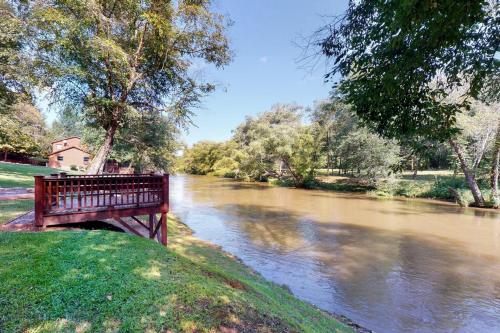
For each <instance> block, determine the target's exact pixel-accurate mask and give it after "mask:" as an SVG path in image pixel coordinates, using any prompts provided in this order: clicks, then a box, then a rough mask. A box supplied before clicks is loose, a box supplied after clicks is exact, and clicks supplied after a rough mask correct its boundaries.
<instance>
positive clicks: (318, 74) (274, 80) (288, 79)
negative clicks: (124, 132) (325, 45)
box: [184, 0, 347, 145]
mask: <svg viewBox="0 0 500 333" xmlns="http://www.w3.org/2000/svg"><path fill="white" fill-rule="evenodd" d="M346 7H347V1H346V0H343V1H332V0H310V1H304V0H257V1H244V0H217V1H216V2H215V9H216V11H218V12H220V13H222V14H228V15H229V17H230V18H231V19H232V20H233V21H234V25H233V26H231V27H230V29H229V32H228V33H229V38H230V40H231V47H232V50H233V51H234V54H235V56H234V59H233V62H231V63H230V64H229V65H228V66H226V67H225V68H224V69H222V70H212V69H206V70H205V73H204V76H205V78H206V79H207V80H211V81H215V82H217V83H218V84H219V88H218V90H217V91H215V92H214V93H212V94H211V95H210V96H208V97H207V98H205V99H204V101H203V106H202V108H201V109H198V110H196V114H197V116H196V117H194V118H193V121H194V123H195V124H196V125H197V127H191V128H190V130H189V132H188V133H186V134H184V140H185V141H186V142H187V143H188V144H190V145H191V144H193V143H194V142H197V141H199V140H216V141H220V140H225V139H228V138H229V137H230V136H231V130H232V129H234V128H235V127H236V126H237V125H238V124H239V123H241V122H242V121H243V120H244V119H245V115H255V114H257V113H259V112H263V111H265V110H267V109H269V108H270V107H271V106H272V105H273V104H275V103H278V102H280V103H298V104H300V105H303V106H311V105H312V104H313V102H314V101H315V100H320V99H324V98H326V97H327V96H328V93H329V91H330V86H331V85H330V84H328V83H326V84H325V83H324V82H323V81H324V80H323V74H324V67H321V66H319V67H318V68H317V70H315V71H314V72H313V73H310V72H309V71H307V70H305V69H302V68H300V66H299V64H298V63H297V60H298V59H300V57H301V53H302V50H301V49H300V48H299V47H298V46H297V45H295V43H294V42H297V41H300V37H301V36H307V35H309V34H311V33H312V32H314V31H315V30H316V29H318V28H319V27H320V26H321V25H322V23H324V21H325V18H324V17H323V16H324V15H337V14H341V13H342V12H343V11H344V10H345V9H346Z"/></svg>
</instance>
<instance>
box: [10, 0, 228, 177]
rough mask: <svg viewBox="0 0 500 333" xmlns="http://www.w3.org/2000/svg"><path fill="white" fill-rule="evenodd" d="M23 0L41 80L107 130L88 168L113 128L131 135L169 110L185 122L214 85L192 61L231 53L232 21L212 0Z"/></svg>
mask: <svg viewBox="0 0 500 333" xmlns="http://www.w3.org/2000/svg"><path fill="white" fill-rule="evenodd" d="M16 3H17V2H16ZM18 5H19V7H20V10H19V11H17V12H16V13H18V15H19V16H21V17H22V19H23V20H24V21H25V22H26V24H25V25H26V26H27V27H28V30H29V31H28V33H27V34H26V35H27V38H28V42H29V45H30V48H29V49H30V52H31V53H32V57H33V59H34V68H35V70H34V73H36V75H37V79H38V81H39V83H40V85H43V86H45V87H50V88H51V92H52V95H51V97H52V100H53V101H55V102H58V103H60V104H62V105H69V106H70V107H72V108H74V109H76V110H78V111H81V112H82V114H83V116H84V117H85V119H86V120H87V122H88V123H89V124H90V125H91V126H93V127H95V128H102V129H103V130H104V131H105V132H103V133H104V134H103V136H104V137H105V139H103V140H102V142H103V145H102V147H101V148H102V149H100V150H99V151H98V153H97V154H96V156H95V158H94V159H93V160H92V165H91V166H90V171H91V172H98V171H99V169H100V167H101V166H102V164H103V162H104V161H105V159H106V157H107V155H108V154H109V152H110V150H111V147H112V145H113V143H114V137H115V135H117V134H119V132H121V131H124V132H127V131H128V133H121V134H122V137H125V136H127V135H128V134H130V131H129V128H132V127H134V126H135V123H134V121H135V120H136V119H137V118H140V117H143V116H144V117H150V116H151V117H159V116H162V117H163V116H166V117H168V119H169V122H170V123H171V124H175V125H176V126H187V124H189V122H190V120H189V119H190V115H191V114H192V108H194V107H197V106H198V105H199V101H200V99H201V97H202V96H204V95H205V94H207V93H208V92H210V91H211V90H213V88H214V86H213V85H212V84H209V83H206V82H203V81H201V80H199V77H197V76H195V75H194V74H193V71H192V70H191V65H192V64H193V61H194V60H195V59H197V60H199V61H203V62H205V63H208V64H213V65H215V66H216V67H221V66H224V65H225V64H227V63H228V62H229V60H230V58H231V53H230V51H229V47H228V40H227V38H226V37H225V35H224V33H225V28H226V26H227V22H226V20H225V19H224V17H223V16H222V15H219V14H217V13H213V12H212V11H211V8H212V7H211V1H208V0H204V1H187V0H186V1H139V0H133V1H121V2H119V3H118V2H114V1H113V2H110V1H82V0H75V1H62V0H50V1H36V2H29V3H27V2H24V1H19V3H18ZM160 134H164V135H168V133H160ZM149 143H150V141H149V140H147V139H146V138H145V141H144V142H142V145H143V146H147V147H148V148H151V149H153V150H154V148H155V147H152V146H150V145H149ZM149 155H150V156H151V155H152V153H149ZM153 159H159V157H155V158H153ZM148 163H149V162H148ZM151 163H153V164H155V163H156V162H151Z"/></svg>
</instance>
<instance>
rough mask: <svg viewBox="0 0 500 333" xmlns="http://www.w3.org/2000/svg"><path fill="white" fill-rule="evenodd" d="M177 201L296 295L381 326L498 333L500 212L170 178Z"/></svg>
mask: <svg viewBox="0 0 500 333" xmlns="http://www.w3.org/2000/svg"><path fill="white" fill-rule="evenodd" d="M172 180H173V184H172V194H171V196H172V198H171V200H172V206H173V209H174V211H175V212H176V213H177V214H178V215H180V217H181V218H182V219H183V220H184V221H185V222H186V223H187V224H188V225H189V226H190V227H192V228H193V229H194V230H195V232H196V234H197V236H198V237H200V238H203V239H207V240H209V241H212V242H214V243H217V244H219V245H221V246H222V247H223V248H224V249H226V250H227V251H229V252H232V253H234V254H235V255H237V256H239V257H241V258H242V259H243V260H244V261H245V263H247V264H248V265H250V266H252V267H253V268H254V269H256V270H257V271H259V272H260V273H261V274H263V275H264V276H265V277H266V278H269V279H271V280H273V281H275V282H277V283H279V284H286V285H288V286H289V287H290V288H291V290H292V291H293V292H294V293H295V294H296V295H297V296H299V297H301V298H303V299H305V300H308V301H310V302H312V303H314V304H316V305H318V306H320V307H321V308H323V309H325V310H329V311H334V312H337V313H340V314H344V315H346V316H348V317H350V318H351V319H353V320H354V321H357V322H359V323H361V324H363V325H364V326H366V327H368V328H372V329H375V330H376V331H378V332H401V331H414V332H456V331H459V332H498V331H500V220H499V218H498V215H497V214H496V213H491V212H488V211H479V210H472V209H469V210H463V209H461V208H458V207H455V206H451V205H447V204H442V205H440V204H439V205H438V204H430V203H428V202H419V201H404V200H403V201H383V200H374V199H371V198H367V197H365V196H363V195H355V194H337V193H329V192H317V191H302V190H290V189H284V188H272V187H268V186H265V185H261V184H245V183H236V182H232V181H229V180H220V179H216V178H210V177H192V176H177V177H173V179H172Z"/></svg>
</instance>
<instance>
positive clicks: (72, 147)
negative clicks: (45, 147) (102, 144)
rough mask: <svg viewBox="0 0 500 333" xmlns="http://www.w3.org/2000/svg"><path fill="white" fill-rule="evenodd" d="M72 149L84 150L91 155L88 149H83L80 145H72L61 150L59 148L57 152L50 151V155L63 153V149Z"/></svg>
mask: <svg viewBox="0 0 500 333" xmlns="http://www.w3.org/2000/svg"><path fill="white" fill-rule="evenodd" d="M70 149H78V150H81V151H83V152H84V153H85V154H89V155H90V153H89V152H88V151H85V150H83V149H82V148H80V147H76V146H71V147H68V148H64V149H61V150H57V151H55V152H53V153H50V154H49V156H50V155H54V154H59V153H62V152H63V151H66V150H70Z"/></svg>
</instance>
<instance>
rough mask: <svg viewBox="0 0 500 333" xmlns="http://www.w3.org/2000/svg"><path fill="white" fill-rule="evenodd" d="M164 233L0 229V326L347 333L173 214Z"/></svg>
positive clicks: (21, 328)
mask: <svg viewBox="0 0 500 333" xmlns="http://www.w3.org/2000/svg"><path fill="white" fill-rule="evenodd" d="M169 234H170V244H169V247H168V249H166V248H164V247H162V246H160V245H159V244H157V243H154V242H152V241H150V240H147V239H143V238H139V237H136V236H130V235H127V234H123V233H116V232H111V231H102V230H100V231H53V232H45V233H0V262H1V263H2V264H1V265H0V281H2V283H1V284H0V309H2V311H0V331H1V332H20V331H22V332H75V331H76V332H107V331H109V332H132V331H134V332H167V331H168V332H170V331H171V332H218V331H221V330H224V328H234V329H236V330H238V331H240V332H242V331H245V332H270V331H273V332H287V331H296V332H299V331H300V332H351V330H350V328H347V327H346V326H345V325H343V324H340V323H339V322H337V321H336V320H335V319H334V318H332V317H331V316H329V315H328V314H325V313H324V312H322V311H320V310H317V309H316V308H314V307H312V306H311V305H308V304H306V303H304V302H302V301H300V300H298V299H296V298H295V297H293V296H292V295H291V294H289V293H288V292H287V291H286V290H285V289H284V288H282V287H280V286H277V285H275V284H272V283H270V282H267V281H265V280H264V279H263V278H262V277H261V276H259V275H257V274H256V273H254V272H253V271H252V270H250V269H249V268H247V267H246V266H244V265H243V264H241V263H240V262H239V261H237V260H235V259H234V258H231V257H230V256H229V255H228V254H225V253H223V252H221V251H220V250H219V249H217V248H215V247H213V246H211V245H209V244H207V243H204V242H201V241H199V240H196V239H195V238H194V237H192V236H191V235H190V232H189V230H188V229H187V228H186V227H185V226H183V225H182V224H180V223H179V222H178V221H177V220H175V219H170V222H169Z"/></svg>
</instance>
